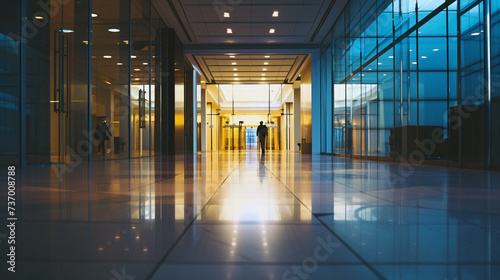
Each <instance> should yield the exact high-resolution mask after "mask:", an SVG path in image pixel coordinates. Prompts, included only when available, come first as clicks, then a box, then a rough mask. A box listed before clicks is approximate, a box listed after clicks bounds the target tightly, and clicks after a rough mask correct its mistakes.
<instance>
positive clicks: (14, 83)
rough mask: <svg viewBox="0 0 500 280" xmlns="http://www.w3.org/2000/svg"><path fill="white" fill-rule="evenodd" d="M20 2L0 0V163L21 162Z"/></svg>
mask: <svg viewBox="0 0 500 280" xmlns="http://www.w3.org/2000/svg"><path fill="white" fill-rule="evenodd" d="M19 5H20V2H19V1H1V2H0V119H2V120H9V121H2V126H0V137H1V139H2V145H0V164H19V163H20V141H19V136H20V134H19V125H20V120H19V118H18V117H15V116H19V109H20V108H19V104H20V102H19V91H20V86H19V84H18V81H19V61H20V50H21V49H20V43H21V36H20V34H21V33H20V31H19V22H20V18H21V16H20V15H19V14H16V13H12V11H19Z"/></svg>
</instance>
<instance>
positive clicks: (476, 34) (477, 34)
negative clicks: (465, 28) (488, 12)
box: [470, 32, 481, 36]
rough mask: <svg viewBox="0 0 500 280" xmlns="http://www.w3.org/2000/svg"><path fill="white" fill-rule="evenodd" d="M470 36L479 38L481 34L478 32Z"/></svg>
mask: <svg viewBox="0 0 500 280" xmlns="http://www.w3.org/2000/svg"><path fill="white" fill-rule="evenodd" d="M470 35H471V36H479V35H481V33H479V32H474V33H472V34H470Z"/></svg>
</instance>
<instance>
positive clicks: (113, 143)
mask: <svg viewBox="0 0 500 280" xmlns="http://www.w3.org/2000/svg"><path fill="white" fill-rule="evenodd" d="M21 3H26V5H25V6H24V8H25V9H21V7H20V5H21ZM90 7H92V9H91V8H90ZM0 8H1V10H2V12H0V13H2V15H1V17H0V23H1V24H0V107H1V108H2V110H0V112H1V113H0V114H1V119H2V120H9V121H8V122H2V126H0V136H1V137H2V139H8V141H4V142H5V143H4V144H3V145H1V146H0V163H4V164H18V163H22V164H31V163H45V162H52V163H60V166H61V167H67V168H69V169H72V168H74V167H75V166H78V165H79V164H80V163H81V162H82V161H86V160H88V159H91V158H93V159H99V158H106V159H112V158H129V157H139V156H149V155H152V154H153V151H154V149H155V142H159V141H160V140H159V139H158V137H155V135H156V134H155V131H156V130H158V131H159V129H156V128H157V125H155V121H154V116H155V113H158V112H159V108H155V104H154V101H155V99H156V98H159V97H160V94H161V93H160V90H161V87H160V86H159V85H160V83H161V79H160V76H161V74H160V71H157V70H158V69H159V68H160V63H159V61H160V58H161V34H162V32H160V31H161V30H162V29H165V28H166V26H165V25H164V23H163V22H162V20H161V19H160V16H159V14H158V13H157V12H156V11H155V9H154V8H153V6H152V5H151V2H150V1H149V0H110V1H91V0H82V1H62V2H61V1H58V0H50V1H48V2H43V1H37V0H26V1H25V2H19V1H10V0H8V1H2V4H0ZM22 18H26V21H21V20H20V19H22ZM104 121H105V123H106V126H107V127H108V129H109V131H108V132H106V135H98V134H99V133H96V131H97V130H96V128H97V127H98V126H99V125H100V124H102V123H104ZM103 139H104V140H105V141H104V142H102V140H103ZM91 150H92V153H93V156H92V157H91V155H90V151H91ZM98 152H99V156H98V154H97V153H98ZM60 170H64V168H62V169H61V168H60Z"/></svg>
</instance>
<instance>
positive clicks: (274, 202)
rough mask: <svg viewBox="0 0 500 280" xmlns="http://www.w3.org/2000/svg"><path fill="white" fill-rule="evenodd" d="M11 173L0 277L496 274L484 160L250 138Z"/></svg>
mask: <svg viewBox="0 0 500 280" xmlns="http://www.w3.org/2000/svg"><path fill="white" fill-rule="evenodd" d="M18 184H20V185H22V187H19V189H20V190H21V191H20V194H18V197H17V198H18V200H22V207H19V209H18V210H17V211H18V217H19V222H20V226H19V228H18V229H17V241H18V242H17V244H18V251H17V266H16V270H17V272H16V273H15V274H12V273H10V274H6V275H7V277H8V278H4V277H3V276H2V278H1V279H91V280H95V279H105V280H132V279H133V280H140V279H155V280H156V279H182V280H184V279H187V280H190V279H216V280H218V279H237V280H247V279H252V280H254V279H257V280H264V279H270V280H276V279H289V280H298V279H320V280H323V279H325V280H326V279H332V280H342V279H345V280H354V279H359V280H370V279H425V280H427V279H442V280H444V279H450V280H454V279H488V280H491V279H500V173H498V172H492V171H480V170H469V169H454V168H446V167H434V166H412V165H404V164H395V163H386V162H375V161H363V160H352V159H346V158H338V157H332V156H322V155H313V156H311V155H300V154H295V153H286V152H280V153H269V154H268V155H266V156H265V157H261V156H260V155H258V153H257V152H256V151H252V152H247V153H245V152H242V153H239V152H236V153H206V154H202V155H197V156H186V157H184V156H176V157H164V158H160V157H157V158H152V159H149V158H147V159H146V158H145V159H134V160H130V161H129V160H111V161H96V162H92V163H91V164H90V165H89V164H86V163H80V164H75V165H72V166H64V168H61V166H57V165H45V166H28V167H26V168H24V169H23V170H22V174H19V175H18ZM0 199H2V201H6V193H2V194H0ZM4 231H6V230H5V229H2V230H0V234H1V235H0V246H1V248H2V250H7V249H6V248H7V247H6V246H5V245H6V236H7V235H6V233H5V232H4ZM1 256H2V258H3V260H4V263H5V258H6V254H4V253H2V254H1ZM4 272H5V270H4V271H3V272H2V274H1V275H4Z"/></svg>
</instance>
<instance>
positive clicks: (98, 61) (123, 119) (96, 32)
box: [92, 0, 132, 158]
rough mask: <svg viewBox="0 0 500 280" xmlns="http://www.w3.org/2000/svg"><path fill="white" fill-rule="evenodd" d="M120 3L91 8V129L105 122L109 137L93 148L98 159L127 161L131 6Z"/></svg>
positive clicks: (112, 0) (95, 5) (115, 0)
mask: <svg viewBox="0 0 500 280" xmlns="http://www.w3.org/2000/svg"><path fill="white" fill-rule="evenodd" d="M122 2H123V1H120V0H111V1H99V2H96V3H93V6H92V12H93V13H94V16H93V20H92V127H93V128H96V127H97V126H98V125H99V124H100V123H101V122H102V121H103V120H105V121H106V122H107V126H108V127H109V129H110V131H111V134H112V135H111V136H109V140H107V141H104V145H103V147H104V148H102V147H101V145H102V144H101V145H99V146H100V147H98V148H95V149H94V154H95V155H97V154H98V155H99V157H100V158H102V157H104V158H127V157H128V156H129V154H128V151H129V149H130V147H129V145H130V141H129V139H130V138H129V111H130V108H129V107H130V101H129V99H130V87H129V85H130V67H129V65H130V60H131V58H132V57H131V55H130V21H129V13H130V6H129V5H123V4H122ZM104 139H105V138H104ZM98 141H99V142H100V141H102V139H98ZM99 148H100V149H99ZM96 158H97V156H96Z"/></svg>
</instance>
